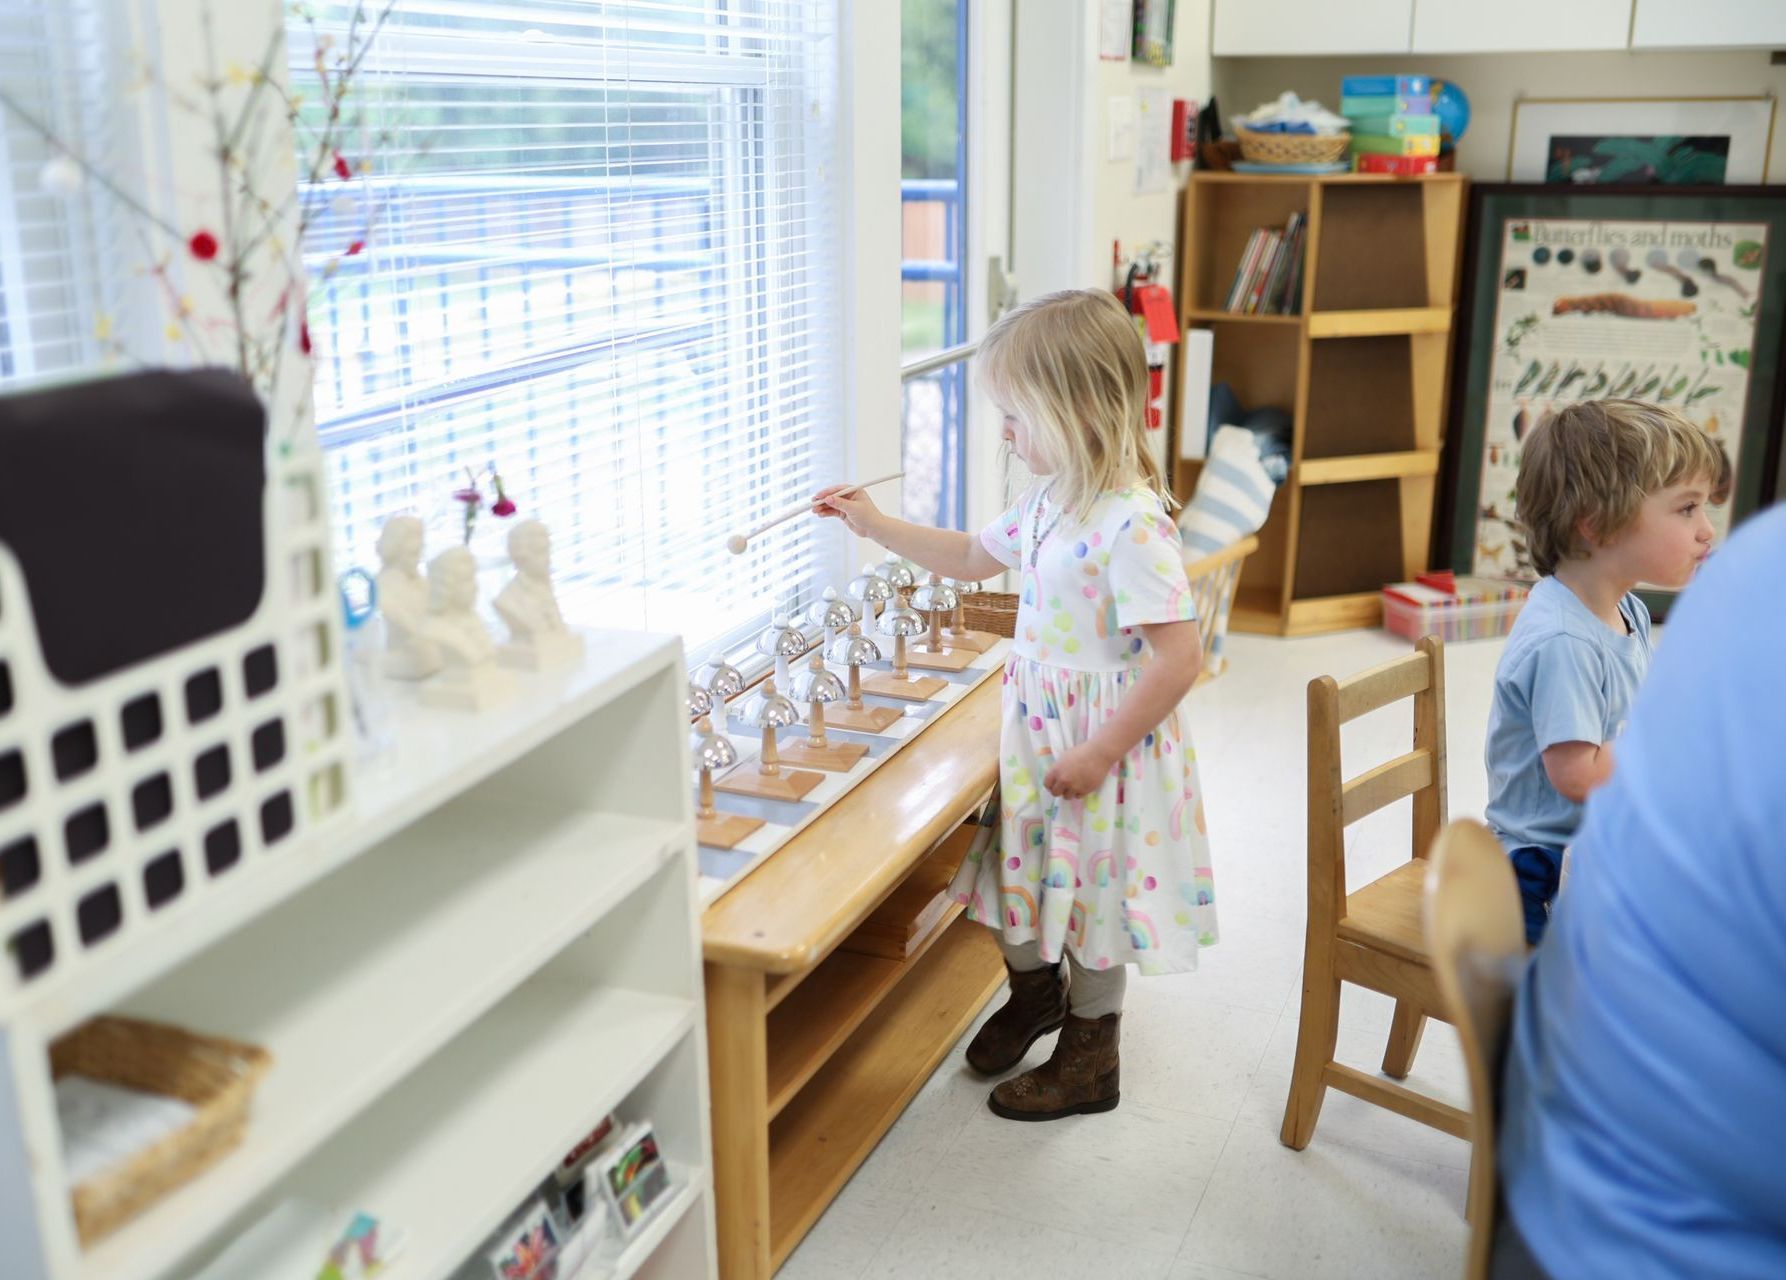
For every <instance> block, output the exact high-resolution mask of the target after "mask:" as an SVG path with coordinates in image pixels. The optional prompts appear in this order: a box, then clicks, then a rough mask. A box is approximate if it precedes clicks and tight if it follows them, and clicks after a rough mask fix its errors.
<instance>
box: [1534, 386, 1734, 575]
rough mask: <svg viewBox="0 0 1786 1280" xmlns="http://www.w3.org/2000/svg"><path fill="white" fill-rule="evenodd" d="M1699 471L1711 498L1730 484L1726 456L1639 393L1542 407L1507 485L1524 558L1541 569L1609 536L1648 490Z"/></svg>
mask: <svg viewBox="0 0 1786 1280" xmlns="http://www.w3.org/2000/svg"><path fill="white" fill-rule="evenodd" d="M1701 476H1703V477H1704V478H1705V479H1706V481H1707V483H1708V484H1709V485H1710V486H1711V495H1710V496H1711V500H1712V501H1713V502H1722V501H1724V499H1725V498H1726V497H1727V496H1728V492H1729V488H1730V460H1729V458H1728V457H1727V456H1726V455H1725V453H1724V449H1723V447H1722V446H1721V445H1719V443H1718V442H1717V441H1716V440H1714V439H1712V437H1711V436H1709V435H1707V434H1706V433H1705V432H1703V431H1701V430H1700V429H1699V428H1698V427H1696V426H1694V425H1693V424H1692V423H1691V422H1688V421H1687V420H1686V419H1685V418H1683V417H1681V416H1680V415H1679V414H1678V413H1675V412H1674V411H1673V410H1671V409H1664V408H1662V407H1661V406H1660V405H1654V404H1649V403H1646V402H1645V401H1642V400H1586V401H1583V402H1582V403H1580V404H1572V405H1569V406H1568V407H1567V408H1563V409H1558V410H1557V411H1556V412H1554V413H1551V414H1547V415H1546V416H1545V417H1544V419H1543V421H1541V422H1539V424H1538V426H1537V428H1536V429H1535V430H1534V431H1533V433H1532V434H1531V435H1530V436H1529V437H1527V439H1526V442H1525V449H1524V452H1523V453H1522V454H1521V456H1520V459H1519V479H1518V481H1517V482H1516V484H1515V486H1514V502H1515V504H1516V506H1515V514H1516V518H1517V519H1518V521H1519V525H1520V528H1521V529H1522V530H1524V532H1525V535H1526V546H1527V547H1528V549H1529V550H1530V552H1531V556H1532V564H1533V565H1534V566H1535V567H1536V568H1537V570H1538V572H1539V573H1541V574H1544V575H1546V576H1548V575H1550V574H1553V573H1555V572H1556V570H1557V565H1559V564H1560V563H1562V562H1563V561H1564V560H1570V559H1574V558H1576V557H1579V556H1585V555H1586V554H1587V553H1588V544H1587V542H1586V541H1585V539H1584V538H1583V536H1582V527H1583V525H1586V526H1587V528H1588V529H1589V530H1590V531H1591V532H1592V533H1593V537H1594V541H1595V542H1600V543H1607V542H1611V541H1612V540H1613V539H1614V538H1616V537H1617V536H1618V535H1619V534H1620V533H1621V532H1622V531H1623V530H1624V529H1625V528H1626V527H1627V526H1629V525H1630V523H1631V522H1632V521H1633V520H1635V519H1636V518H1637V509H1638V508H1639V507H1640V506H1642V505H1643V500H1644V498H1645V497H1646V496H1648V495H1649V494H1652V493H1655V492H1657V491H1658V490H1661V489H1666V488H1668V487H1669V486H1670V485H1675V484H1681V483H1684V482H1686V481H1688V480H1693V479H1697V478H1699V477H1701Z"/></svg>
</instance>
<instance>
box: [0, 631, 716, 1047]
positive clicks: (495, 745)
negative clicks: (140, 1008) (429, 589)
mask: <svg viewBox="0 0 1786 1280" xmlns="http://www.w3.org/2000/svg"><path fill="white" fill-rule="evenodd" d="M582 634H583V637H584V644H585V650H584V657H583V661H582V663H581V664H580V665H578V666H576V667H572V668H570V669H568V670H565V671H563V672H557V673H552V674H547V675H539V676H530V677H528V679H527V680H526V681H524V682H523V687H522V692H521V693H520V695H519V696H518V697H517V698H516V699H515V700H514V701H513V702H511V703H509V704H507V705H505V706H502V707H498V708H495V709H493V710H490V711H487V712H482V713H480V714H479V715H478V716H476V717H475V719H474V718H471V717H467V716H465V715H464V714H463V713H460V712H453V711H440V710H432V709H429V708H425V707H422V706H420V705H419V703H418V702H417V696H416V691H415V690H414V689H412V688H409V687H407V686H400V685H399V684H398V683H397V682H395V681H388V682H386V687H387V688H389V689H390V690H391V693H392V697H393V702H394V705H393V708H392V712H391V736H392V739H393V742H392V745H391V746H390V748H389V749H388V750H387V752H386V753H385V754H384V755H382V756H381V757H380V758H379V759H378V760H377V761H376V762H375V763H374V764H373V765H372V766H369V767H362V768H359V769H356V771H355V773H354V781H353V793H352V797H351V799H350V802H349V804H348V805H347V806H346V807H345V808H344V809H343V810H342V811H341V812H340V813H338V814H336V815H334V816H333V817H331V818H330V819H329V820H328V821H327V822H324V823H321V824H318V825H315V826H311V827H309V828H307V830H306V832H305V838H304V841H303V843H302V844H301V845H296V846H293V847H291V848H288V849H285V850H284V851H282V852H281V853H280V854H278V855H277V857H276V858H271V859H268V860H267V862H266V863H264V864H263V865H261V866H258V867H257V868H255V871H254V874H253V875H252V876H244V877H243V878H242V879H241V881H240V882H239V883H238V884H237V885H230V884H227V883H219V884H216V885H213V886H208V887H207V890H206V892H205V893H204V894H203V895H200V896H198V897H196V898H194V899H192V904H191V906H189V907H183V906H182V905H181V904H178V903H176V904H174V905H173V906H170V907H169V908H168V909H167V910H165V911H164V912H163V913H161V914H162V915H163V916H164V917H165V919H162V920H161V921H160V922H159V926H158V927H156V928H151V929H139V930H138V931H137V932H136V933H134V934H133V935H132V936H130V937H128V938H125V939H121V940H120V941H119V944H118V945H117V946H116V947H114V948H113V950H112V952H111V954H110V956H109V957H108V960H107V962H106V963H104V964H88V965H83V966H80V967H78V968H75V969H73V970H72V971H71V972H70V973H69V975H68V977H67V978H66V979H65V980H62V981H60V982H58V981H55V980H53V979H52V980H51V981H50V983H49V985H47V986H44V987H42V988H37V989H33V988H26V990H25V991H23V992H21V993H20V995H21V1001H20V1004H21V1012H22V1013H23V1015H24V1016H27V1017H29V1018H30V1019H31V1021H32V1023H33V1024H34V1025H36V1026H37V1027H38V1028H39V1029H40V1031H41V1033H42V1034H43V1035H44V1037H45V1038H46V1039H48V1038H53V1037H55V1036H56V1035H58V1034H60V1033H62V1032H64V1031H67V1030H68V1029H70V1028H72V1027H74V1026H76V1025H77V1024H79V1023H80V1022H82V1021H84V1020H85V1019H87V1018H89V1017H91V1016H93V1015H94V1014H96V1013H98V1012H100V1011H101V1010H104V1009H106V1008H108V1007H110V1006H112V1005H114V1004H116V1003H118V1002H119V1001H121V1000H123V999H124V998H125V996H127V995H128V994H129V993H130V992H133V991H136V990H138V989H140V988H141V987H144V986H146V985H148V984H149V983H150V982H153V981H154V980H156V979H157V978H158V977H159V976H161V975H162V974H165V973H167V972H168V971H170V970H172V969H173V968H175V967H176V966H178V965H179V964H181V963H182V962H184V961H185V960H187V959H188V958H189V957H191V956H193V955H195V954H197V953H198V952H200V951H202V950H203V949H205V948H206V947H208V946H210V945H211V944H212V943H214V942H216V941H217V940H218V939H219V938H222V937H224V936H225V935H226V934H229V933H231V932H233V931H235V930H237V929H239V928H241V927H242V926H243V925H245V924H247V923H248V922H249V921H251V920H253V919H255V918H256V917H257V916H259V915H260V914H261V913H263V912H265V911H267V910H268V909H270V908H271V907H273V906H275V905H277V904H279V903H282V902H284V901H286V900H287V899H289V898H291V897H292V896H293V895H295V894H297V893H300V892H302V891H303V890H304V889H305V888H306V887H307V886H309V885H311V884H314V883H315V882H317V881H319V880H321V879H323V878H324V877H325V876H327V875H329V874H330V873H331V872H333V871H335V870H336V869H337V868H339V867H341V866H343V865H344V864H346V863H348V862H350V861H352V860H353V859H355V858H357V857H358V856H359V855H360V854H362V853H364V852H365V851H366V850H368V849H370V848H372V847H373V846H374V845H377V844H379V843H381V842H383V841H384V840H386V839H388V838H389V837H390V836H391V835H392V834H393V833H394V832H398V831H401V830H403V829H404V828H405V827H408V826H410V825H411V824H412V823H414V822H416V820H417V819H419V818H421V817H423V816H424V815H426V814H428V813H430V812H432V811H433V810H435V809H438V808H439V807H440V806H441V805H443V804H446V803H447V802H449V801H451V800H452V799H453V798H454V797H456V796H458V795H460V794H461V793H463V792H464V791H466V790H468V789H469V788H471V787H474V786H476V785H477V784H478V783H480V782H482V781H484V780H485V779H487V778H489V777H490V776H491V775H492V774H494V773H496V772H497V771H498V770H500V769H503V768H505V767H506V766H508V765H510V764H512V763H514V762H515V761H516V760H518V759H520V758H521V757H522V756H524V755H526V754H527V753H528V752H530V751H532V750H534V749H535V748H536V747H538V746H539V745H540V744H542V743H544V742H546V741H547V740H549V739H550V738H552V737H554V736H556V735H558V734H559V733H562V732H563V731H564V730H565V729H567V728H569V727H570V726H571V725H573V724H575V723H576V722H578V721H579V720H582V719H584V718H586V717H587V716H589V715H590V714H592V713H593V712H595V711H597V710H599V709H600V708H601V707H602V706H604V705H606V704H607V703H609V702H611V701H613V700H615V699H616V698H618V697H620V696H622V695H623V694H626V693H629V692H631V691H633V690H634V689H637V688H638V687H639V686H640V685H641V684H642V683H643V682H644V681H645V680H647V679H648V678H649V677H650V675H651V668H653V667H656V668H660V669H661V670H662V671H663V672H664V673H665V674H666V675H673V676H674V677H675V678H677V679H680V678H681V641H680V640H679V639H678V638H676V637H674V636H662V635H653V634H648V633H644V632H626V631H586V632H583V633H582Z"/></svg>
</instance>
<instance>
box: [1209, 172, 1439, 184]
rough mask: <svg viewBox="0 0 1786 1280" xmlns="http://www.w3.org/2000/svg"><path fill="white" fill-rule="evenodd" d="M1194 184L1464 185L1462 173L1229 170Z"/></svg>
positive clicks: (1211, 175) (1211, 173)
mask: <svg viewBox="0 0 1786 1280" xmlns="http://www.w3.org/2000/svg"><path fill="white" fill-rule="evenodd" d="M1191 181H1192V182H1212V183H1219V184H1221V185H1224V186H1225V185H1228V184H1252V185H1256V186H1290V185H1301V186H1308V185H1309V184H1310V183H1316V182H1318V183H1320V184H1321V185H1323V186H1332V185H1335V184H1351V183H1387V182H1401V183H1407V184H1409V185H1414V184H1419V183H1427V182H1434V183H1438V182H1462V181H1463V175H1462V174H1460V173H1422V174H1414V175H1402V174H1395V173H1235V172H1234V171H1232V170H1230V169H1199V170H1197V171H1196V172H1195V173H1193V174H1192V175H1191Z"/></svg>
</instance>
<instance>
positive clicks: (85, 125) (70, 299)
mask: <svg viewBox="0 0 1786 1280" xmlns="http://www.w3.org/2000/svg"><path fill="white" fill-rule="evenodd" d="M0 8H3V9H4V21H0V95H3V98H4V100H3V101H0V384H6V383H11V382H22V381H29V380H32V379H35V378H44V377H52V376H57V375H62V374H65V373H68V372H71V371H73V370H76V369H80V368H83V367H89V366H93V365H97V364H99V363H100V362H101V361H102V360H104V359H105V358H106V357H107V356H109V355H112V354H115V352H116V349H117V347H118V346H119V345H120V344H121V342H122V340H123V338H124V336H125V335H124V334H123V333H122V332H120V330H121V329H122V328H123V326H124V324H125V319H124V317H123V316H122V315H120V314H119V311H120V291H121V290H122V288H123V287H124V285H125V283H126V277H127V275H128V272H127V271H126V269H125V262H124V257H123V255H124V254H126V253H128V252H129V251H130V249H131V245H130V242H129V239H128V235H129V231H128V226H127V223H126V220H125V219H123V218H121V217H120V216H119V210H118V208H117V207H116V202H115V201H112V200H110V199H109V198H107V197H105V195H104V193H103V192H102V191H100V190H99V188H98V187H97V186H96V184H94V183H92V182H90V181H88V180H86V179H84V178H83V177H82V176H81V173H80V168H79V166H77V165H75V164H73V163H72V162H71V161H70V160H69V159H68V156H67V153H66V152H65V151H64V150H62V148H63V147H66V148H67V149H68V150H70V151H72V152H73V153H74V154H76V155H79V156H82V157H84V158H88V159H90V160H92V161H93V162H94V163H95V164H98V165H101V166H103V168H104V169H105V171H106V172H108V173H111V174H113V175H115V180H117V181H119V182H120V183H124V184H126V185H132V184H134V182H135V180H136V177H137V174H136V172H135V169H134V166H132V165H126V164H122V163H120V156H119V154H118V152H119V146H118V144H117V139H118V138H119V137H120V136H122V134H123V133H124V129H123V128H121V127H120V126H121V125H122V124H123V123H124V119H123V116H122V113H121V112H120V111H118V110H117V109H116V106H115V98H116V95H117V92H118V90H117V86H116V84H115V82H116V80H117V78H118V74H117V73H118V71H119V70H120V68H119V66H118V60H117V59H116V58H115V57H114V56H113V48H114V44H115V41H114V39H113V37H112V34H111V33H112V32H113V31H114V30H115V25H114V24H113V23H111V22H109V21H107V20H106V17H107V15H106V13H105V12H102V10H103V9H104V8H105V6H104V5H103V4H102V3H101V2H100V0H4V4H3V5H0ZM46 131H47V133H48V134H49V136H50V137H52V138H54V139H56V143H52V142H50V141H47V140H46V138H45V136H44V134H45V132H46ZM57 144H60V145H57ZM52 161H53V162H54V163H52Z"/></svg>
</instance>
